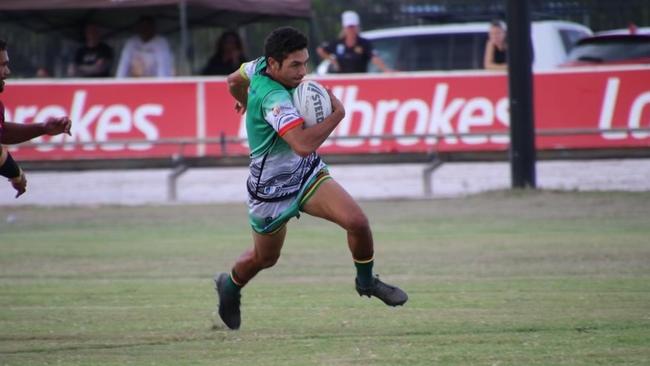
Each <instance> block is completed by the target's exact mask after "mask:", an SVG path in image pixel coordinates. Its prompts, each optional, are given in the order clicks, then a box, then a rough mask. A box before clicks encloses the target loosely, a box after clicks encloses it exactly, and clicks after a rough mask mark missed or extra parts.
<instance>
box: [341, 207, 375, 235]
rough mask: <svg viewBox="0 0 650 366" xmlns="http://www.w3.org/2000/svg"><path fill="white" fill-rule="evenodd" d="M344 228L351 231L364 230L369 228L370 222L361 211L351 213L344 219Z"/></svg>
mask: <svg viewBox="0 0 650 366" xmlns="http://www.w3.org/2000/svg"><path fill="white" fill-rule="evenodd" d="M346 229H347V230H348V231H351V232H365V231H368V230H370V223H368V218H367V217H366V215H364V214H363V212H359V213H356V214H352V215H350V216H348V218H347V220H346Z"/></svg>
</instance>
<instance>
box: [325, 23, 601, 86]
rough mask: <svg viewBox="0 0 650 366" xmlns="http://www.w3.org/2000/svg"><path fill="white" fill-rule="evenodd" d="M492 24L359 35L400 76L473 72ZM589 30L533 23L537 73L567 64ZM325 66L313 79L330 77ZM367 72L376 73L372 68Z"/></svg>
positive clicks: (480, 63)
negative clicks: (575, 46) (573, 47)
mask: <svg viewBox="0 0 650 366" xmlns="http://www.w3.org/2000/svg"><path fill="white" fill-rule="evenodd" d="M489 26H490V23H488V22H477V23H459V24H444V25H426V26H412V27H398V28H386V29H376V30H371V31H366V32H362V33H361V36H362V37H364V38H367V39H369V40H370V41H371V42H372V44H373V47H374V48H375V51H376V52H377V53H378V55H379V56H380V57H381V58H382V59H383V60H384V62H385V63H386V65H387V66H388V67H390V68H392V69H394V70H398V71H424V70H471V69H482V68H483V52H484V50H485V43H486V41H487V34H488V29H489ZM591 34H592V32H591V30H590V29H589V28H587V27H585V26H583V25H581V24H577V23H572V22H565V21H536V22H533V23H532V27H531V37H532V40H533V52H534V64H533V67H534V68H535V69H536V70H545V69H552V68H555V67H557V66H558V65H559V64H561V63H563V62H564V61H565V60H566V57H567V54H568V52H569V50H570V49H571V47H572V46H573V45H574V44H575V43H576V42H577V41H578V40H579V39H581V38H583V37H587V36H590V35H591ZM329 66H330V65H329V61H327V60H325V61H323V62H322V63H321V64H320V65H319V66H318V68H317V70H316V73H317V74H327V73H329ZM368 71H369V72H378V71H379V70H377V68H376V67H375V66H374V65H373V64H372V63H371V64H370V65H369V68H368Z"/></svg>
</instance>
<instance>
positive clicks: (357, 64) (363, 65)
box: [317, 10, 391, 73]
mask: <svg viewBox="0 0 650 366" xmlns="http://www.w3.org/2000/svg"><path fill="white" fill-rule="evenodd" d="M341 23H342V25H343V32H342V33H343V36H342V37H341V38H339V39H337V40H336V41H333V42H325V43H324V44H322V45H321V47H318V49H317V52H318V55H319V56H320V57H321V58H323V59H329V60H330V62H331V63H332V66H333V68H334V70H335V72H339V73H353V72H367V71H368V62H370V61H372V63H373V64H375V65H376V66H377V67H378V68H379V69H380V70H381V71H383V72H388V71H391V70H390V69H389V68H388V67H387V66H386V65H385V64H384V62H383V61H382V59H381V58H379V56H377V55H376V54H375V52H374V50H373V48H372V43H370V41H369V40H367V39H365V38H362V37H361V36H359V26H360V21H359V15H358V14H357V13H356V12H354V11H351V10H348V11H345V12H343V15H342V16H341Z"/></svg>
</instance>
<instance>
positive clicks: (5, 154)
mask: <svg viewBox="0 0 650 366" xmlns="http://www.w3.org/2000/svg"><path fill="white" fill-rule="evenodd" d="M0 175H1V176H3V177H5V178H8V179H9V182H10V183H11V186H12V187H14V189H15V190H16V198H18V196H20V195H21V194H23V193H25V191H26V190H27V179H25V174H24V173H23V170H22V169H20V167H19V166H18V163H16V161H15V160H14V159H13V157H12V156H11V154H10V153H9V151H8V150H7V148H5V147H4V146H1V145H0Z"/></svg>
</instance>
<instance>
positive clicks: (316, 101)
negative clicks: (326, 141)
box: [293, 80, 332, 127]
mask: <svg viewBox="0 0 650 366" xmlns="http://www.w3.org/2000/svg"><path fill="white" fill-rule="evenodd" d="M293 105H294V106H295V107H296V109H297V110H298V113H300V115H301V116H302V118H303V119H304V120H305V126H306V127H311V126H313V125H315V124H317V123H321V122H323V120H324V119H325V118H326V117H327V116H329V115H330V114H332V101H331V100H330V96H329V94H327V90H326V89H325V87H323V86H322V85H320V84H319V83H318V82H316V81H313V80H305V81H303V82H301V83H300V85H298V86H297V87H296V89H294V91H293Z"/></svg>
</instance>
